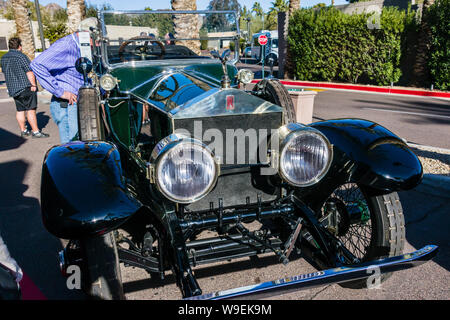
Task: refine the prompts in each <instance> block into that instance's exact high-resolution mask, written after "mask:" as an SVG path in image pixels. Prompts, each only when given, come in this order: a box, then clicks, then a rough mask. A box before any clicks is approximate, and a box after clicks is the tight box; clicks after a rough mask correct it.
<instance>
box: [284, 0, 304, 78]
mask: <svg viewBox="0 0 450 320" xmlns="http://www.w3.org/2000/svg"><path fill="white" fill-rule="evenodd" d="M298 9H300V0H289V11H288V15H287V19H286V20H287V30H289V18H290V17H291V16H292V15H293V13H294V11H295V10H298ZM286 40H287V36H286ZM293 69H294V63H293V62H292V56H291V54H290V50H289V44H288V45H287V52H286V64H285V67H284V75H283V77H284V78H285V79H286V78H287V79H288V78H290V77H291V75H292V71H293Z"/></svg>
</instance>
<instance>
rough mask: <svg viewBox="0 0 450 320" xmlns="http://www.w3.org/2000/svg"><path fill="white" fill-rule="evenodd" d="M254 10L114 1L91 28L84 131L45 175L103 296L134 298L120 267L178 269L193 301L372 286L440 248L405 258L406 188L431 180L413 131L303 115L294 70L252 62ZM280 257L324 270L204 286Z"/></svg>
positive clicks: (94, 289) (79, 259)
mask: <svg viewBox="0 0 450 320" xmlns="http://www.w3.org/2000/svg"><path fill="white" fill-rule="evenodd" d="M238 19H239V17H238V15H237V14H236V13H235V12H233V11H132V12H123V11H122V12H116V11H102V12H100V14H99V19H98V25H97V27H93V28H91V32H90V38H91V40H92V41H91V43H92V47H91V54H90V56H89V57H82V58H80V59H79V61H78V62H77V69H78V70H79V71H80V72H81V73H83V75H84V77H85V86H84V87H82V88H81V89H80V92H79V100H78V113H79V136H78V140H76V141H71V142H69V143H67V144H64V145H59V146H55V147H53V148H51V149H50V150H49V151H48V152H47V154H46V156H45V159H44V163H43V170H42V185H41V205H42V216H43V221H44V224H45V226H46V228H47V229H48V231H49V232H51V233H52V234H54V235H56V236H57V237H59V238H63V239H68V240H69V242H68V244H67V247H66V248H65V249H64V250H63V251H62V252H61V253H60V264H61V269H62V271H63V272H66V271H67V269H68V267H69V266H71V265H75V266H78V267H79V268H80V269H81V275H82V284H83V285H82V287H83V289H84V290H85V292H86V293H88V294H89V295H90V296H93V297H97V298H102V299H121V298H124V292H123V285H122V281H121V272H120V268H119V264H120V263H124V264H125V266H133V267H140V268H143V269H145V270H147V271H148V273H149V274H150V276H151V277H152V278H156V279H158V280H161V279H164V277H165V275H166V274H167V272H170V270H171V272H172V273H173V275H174V277H175V279H176V281H177V285H178V286H179V288H180V290H181V292H182V296H183V297H184V298H223V297H235V296H249V295H250V296H252V297H259V296H260V295H263V294H264V295H271V294H277V293H280V292H286V291H289V290H298V289H299V288H302V287H304V286H305V285H311V284H323V283H331V282H345V283H344V284H343V285H344V286H351V287H365V286H366V285H367V283H366V280H365V278H367V277H368V276H369V275H370V273H368V272H367V270H368V268H369V266H375V267H377V268H379V269H380V270H381V274H382V280H384V279H385V275H384V274H385V273H386V272H391V271H396V270H399V269H402V268H406V267H410V266H412V265H413V264H414V262H416V261H424V260H427V259H429V258H430V257H431V256H432V255H433V253H434V252H435V251H436V247H434V246H428V247H426V248H424V249H423V250H421V251H418V252H415V253H412V254H410V255H408V256H401V253H402V249H403V245H404V242H405V222H404V218H403V213H402V207H401V204H400V201H399V197H398V195H397V193H396V192H397V191H399V190H407V189H411V188H413V187H415V186H416V185H417V184H419V183H420V181H421V179H422V166H421V164H420V162H419V160H418V158H417V157H416V156H415V155H414V154H413V153H412V152H411V150H410V149H409V148H408V146H407V145H406V144H405V143H404V141H403V140H402V139H401V138H399V137H397V136H396V135H394V134H393V133H392V132H390V131H389V130H387V129H385V128H383V127H382V126H380V125H378V124H376V123H374V122H371V121H367V120H360V119H339V120H329V121H322V122H315V123H313V124H310V125H304V124H299V123H295V111H294V108H293V105H292V101H291V99H290V96H289V93H288V91H287V90H286V88H285V87H284V86H283V85H282V84H281V83H280V82H279V81H278V80H276V79H274V78H269V79H263V80H260V81H253V82H255V83H254V84H251V83H252V79H253V74H252V72H250V71H248V70H245V69H241V70H239V71H238V69H237V68H236V63H237V61H238V58H239V53H238V52H237V50H235V51H232V50H231V49H234V48H238V41H239V37H240V32H239V24H238V23H237V21H238ZM232 43H234V46H233V45H232ZM247 89H248V90H247ZM204 231H212V232H214V235H213V236H211V235H210V234H207V233H205V232H204ZM269 252H273V254H275V255H276V256H277V257H278V258H279V262H280V263H283V264H287V263H295V262H293V261H294V260H296V259H298V258H299V257H308V258H309V261H312V262H313V263H314V265H315V266H316V267H317V268H318V269H319V270H321V271H318V272H317V273H316V274H309V275H302V276H297V277H293V278H289V279H284V280H282V281H281V280H280V281H275V282H271V283H266V284H261V285H257V286H251V287H246V288H244V289H237V290H228V291H225V292H219V293H214V294H210V295H202V290H201V288H200V286H199V284H198V282H197V280H196V278H195V275H194V269H195V267H196V266H198V265H201V264H208V263H216V262H218V261H227V260H231V259H237V258H245V257H251V256H255V255H260V254H264V253H269ZM327 268H334V269H331V270H325V271H324V269H327ZM66 273H67V272H66ZM226 289H229V288H226Z"/></svg>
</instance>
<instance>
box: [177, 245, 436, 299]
mask: <svg viewBox="0 0 450 320" xmlns="http://www.w3.org/2000/svg"><path fill="white" fill-rule="evenodd" d="M437 252H438V246H435V245H428V246H425V247H423V248H422V249H420V250H417V251H414V252H411V253H408V254H404V255H400V256H396V257H390V258H385V259H380V260H374V261H369V262H366V263H361V264H357V265H353V266H346V267H339V268H334V269H327V270H322V271H317V272H313V273H307V274H302V275H299V276H294V277H289V278H284V279H279V280H276V281H268V282H264V283H260V284H256V285H251V286H246V287H240V288H235V289H229V290H224V291H217V292H212V293H207V294H204V295H199V296H193V297H189V298H186V299H185V300H221V299H262V298H268V297H273V296H277V295H282V294H286V293H291V292H295V291H299V290H303V289H308V288H312V287H317V286H322V285H328V284H333V283H340V282H347V281H352V280H359V279H365V278H369V277H371V276H372V277H373V276H374V275H376V274H377V273H378V271H379V273H378V274H383V273H387V272H394V271H398V270H404V269H409V268H412V267H416V266H418V265H421V264H422V263H425V262H427V261H429V260H431V259H432V258H433V257H434V256H435V255H436V254H437Z"/></svg>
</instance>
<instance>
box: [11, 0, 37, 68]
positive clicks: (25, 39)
mask: <svg viewBox="0 0 450 320" xmlns="http://www.w3.org/2000/svg"><path fill="white" fill-rule="evenodd" d="M12 7H13V10H14V20H15V22H16V30H17V36H18V37H19V38H20V39H21V40H22V51H23V53H24V54H26V55H27V56H28V58H30V60H32V59H34V52H35V51H36V49H35V47H34V40H33V34H32V30H31V24H30V20H29V17H28V8H27V0H12Z"/></svg>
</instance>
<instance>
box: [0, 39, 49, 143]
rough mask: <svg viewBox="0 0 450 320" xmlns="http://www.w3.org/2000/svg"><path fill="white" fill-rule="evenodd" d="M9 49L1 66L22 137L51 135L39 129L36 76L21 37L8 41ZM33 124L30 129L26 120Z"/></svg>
mask: <svg viewBox="0 0 450 320" xmlns="http://www.w3.org/2000/svg"><path fill="white" fill-rule="evenodd" d="M8 46H9V51H8V52H7V53H6V54H5V55H4V56H3V57H2V60H1V66H2V71H3V73H4V75H5V80H6V87H7V88H8V94H9V95H10V96H11V97H13V98H14V101H15V103H16V110H17V112H16V119H17V122H18V123H19V128H20V131H21V136H22V137H27V136H30V135H31V136H32V137H33V138H47V137H48V136H49V135H48V134H46V133H43V132H41V131H40V130H39V128H38V125H37V119H36V108H37V87H36V78H35V76H34V74H33V71H32V70H31V68H30V59H28V57H27V56H26V55H25V54H23V53H22V44H21V40H20V39H19V38H11V39H9V41H8ZM27 120H28V123H29V124H30V126H31V130H32V131H30V130H28V128H27V125H26V121H27Z"/></svg>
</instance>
